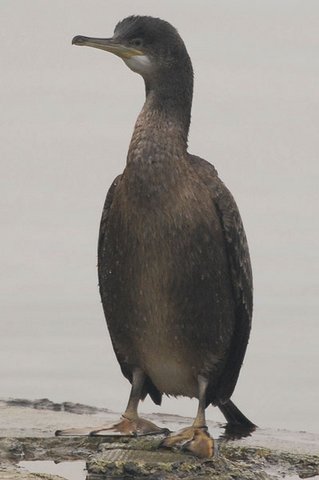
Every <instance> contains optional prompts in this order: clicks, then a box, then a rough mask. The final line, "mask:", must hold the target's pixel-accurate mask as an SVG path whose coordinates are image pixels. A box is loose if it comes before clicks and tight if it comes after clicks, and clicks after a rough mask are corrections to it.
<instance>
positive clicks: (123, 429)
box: [55, 416, 168, 437]
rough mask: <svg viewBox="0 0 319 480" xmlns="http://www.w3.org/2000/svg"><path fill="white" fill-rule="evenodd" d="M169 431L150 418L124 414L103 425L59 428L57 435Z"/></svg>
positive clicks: (121, 434) (111, 434)
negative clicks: (115, 420) (118, 418)
mask: <svg viewBox="0 0 319 480" xmlns="http://www.w3.org/2000/svg"><path fill="white" fill-rule="evenodd" d="M160 433H168V430H167V429H165V428H160V427H158V426H157V425H155V424H154V423H152V422H150V421H149V420H145V419H144V418H140V417H136V419H134V420H130V419H128V418H126V417H124V416H122V417H121V419H120V420H119V421H118V422H115V423H109V424H105V425H101V426H100V427H94V428H92V427H91V428H68V429H66V430H57V431H56V432H55V435H57V436H78V435H80V436H110V437H113V436H123V437H134V436H142V435H158V434H160Z"/></svg>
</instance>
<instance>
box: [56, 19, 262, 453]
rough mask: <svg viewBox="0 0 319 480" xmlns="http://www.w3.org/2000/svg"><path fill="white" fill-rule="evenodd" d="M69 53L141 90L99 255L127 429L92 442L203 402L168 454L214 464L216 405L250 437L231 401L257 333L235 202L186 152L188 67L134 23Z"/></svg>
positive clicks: (179, 46)
mask: <svg viewBox="0 0 319 480" xmlns="http://www.w3.org/2000/svg"><path fill="white" fill-rule="evenodd" d="M73 43H74V44H76V45H86V46H91V47H95V48H99V49H102V50H106V51H108V52H112V53H114V54H115V55H117V56H119V57H121V58H122V59H123V60H124V62H125V63H126V64H127V65H128V67H129V68H131V70H133V71H135V72H137V73H139V74H140V75H141V76H142V77H143V79H144V82H145V89H146V101H145V104H144V106H143V109H142V111H141V113H140V114H139V116H138V119H137V122H136V125H135V128H134V132H133V136H132V139H131V143H130V146H129V150H128V155H127V164H126V167H125V170H124V172H123V173H122V175H119V176H118V177H117V178H116V179H115V180H114V182H113V184H112V186H111V188H110V190H109V192H108V194H107V197H106V201H105V205H104V209H103V214H102V220H101V226H100V235H99V245H98V272H99V285H100V293H101V298H102V303H103V308H104V313H105V317H106V321H107V325H108V328H109V331H110V335H111V339H112V343H113V347H114V351H115V354H116V356H117V359H118V361H119V363H120V366H121V369H122V372H123V374H124V376H125V377H126V378H127V379H128V380H129V381H130V383H131V384H132V390H131V395H130V399H129V402H128V406H127V409H126V411H125V413H124V414H123V419H122V420H121V421H120V422H119V423H118V424H116V425H115V426H114V425H113V426H112V429H111V430H110V427H109V426H105V427H101V429H97V430H95V431H94V432H91V433H95V434H110V433H111V432H112V431H113V430H114V429H115V430H116V431H118V432H120V433H123V434H125V433H151V432H154V433H155V432H158V431H162V430H161V429H159V428H158V427H156V426H155V425H154V424H151V423H150V422H148V421H146V420H144V419H142V418H140V417H139V416H138V413H137V407H138V403H139V401H140V400H141V399H144V398H145V396H146V395H150V396H151V398H152V399H153V401H154V402H155V403H156V404H160V403H161V398H162V394H163V393H165V394H167V395H174V396H178V395H182V396H187V397H196V398H198V400H199V406H198V413H197V416H196V418H195V420H194V423H193V425H192V427H190V428H188V429H186V430H184V431H183V432H182V433H179V434H177V435H171V436H170V437H168V438H167V439H166V440H165V441H164V445H166V446H172V445H175V444H177V443H181V442H182V443H185V442H186V443H188V444H190V445H191V446H192V447H191V449H192V451H194V452H195V453H196V454H198V455H199V456H209V454H208V453H207V452H211V453H212V448H211V439H210V437H209V435H208V434H206V433H205V428H206V422H205V409H206V407H207V406H208V405H209V404H213V405H215V406H218V407H219V409H220V410H221V411H222V413H223V414H224V416H225V418H226V420H227V422H228V423H229V424H230V425H232V426H236V427H242V428H243V429H246V430H252V429H253V428H254V425H253V424H252V423H251V422H250V421H249V420H248V419H247V418H246V417H245V416H244V415H243V414H242V413H241V412H240V411H239V410H238V409H237V408H236V407H235V405H234V404H233V403H232V402H231V400H230V397H231V395H232V393H233V391H234V388H235V385H236V382H237V378H238V375H239V371H240V368H241V365H242V362H243V358H244V355H245V351H246V347H247V343H248V337H249V333H250V328H251V318H252V273H251V265H250V259H249V252H248V246H247V241H246V236H245V232H244V228H243V225H242V221H241V218H240V214H239V212H238V208H237V206H236V203H235V201H234V199H233V197H232V195H231V193H230V192H229V190H227V188H226V187H225V185H224V184H223V183H222V181H221V180H220V179H219V177H218V175H217V172H216V170H215V168H214V167H213V166H212V165H211V164H210V163H208V162H206V161H205V160H203V159H201V158H200V157H197V156H195V155H192V154H190V153H188V152H187V137H188V130H189V125H190V116H191V105H192V94H193V69H192V64H191V61H190V58H189V55H188V53H187V50H186V48H185V45H184V42H183V40H182V39H181V37H180V36H179V34H178V33H177V31H176V29H175V28H174V27H172V26H171V25H170V24H169V23H167V22H165V21H163V20H160V19H158V18H152V17H140V16H132V17H128V18H126V19H125V20H123V21H122V22H120V23H119V24H118V25H117V26H116V28H115V32H114V36H113V37H112V38H110V39H97V38H88V37H82V36H77V37H75V38H74V39H73ZM70 432H71V431H69V433H70ZM203 432H204V437H205V435H206V441H204V443H205V442H206V443H205V446H203V434H202V433H203ZM59 433H60V434H61V433H65V432H59ZM197 438H198V441H197ZM204 440H205V439H204ZM205 452H206V453H205Z"/></svg>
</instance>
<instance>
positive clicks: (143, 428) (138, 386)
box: [55, 368, 167, 436]
mask: <svg viewBox="0 0 319 480" xmlns="http://www.w3.org/2000/svg"><path fill="white" fill-rule="evenodd" d="M144 381H145V374H144V372H143V371H142V370H141V369H139V368H136V369H135V370H134V371H133V374H132V388H131V393H130V397H129V401H128V404H127V407H126V410H125V412H124V414H123V415H122V417H121V419H120V420H119V421H118V422H116V423H112V424H106V425H101V426H100V427H95V428H92V427H91V428H70V429H67V430H57V431H56V432H55V434H56V435H59V436H60V435H68V436H73V435H94V436H95V435H102V436H115V435H116V436H117V435H120V436H135V435H152V434H158V433H167V429H163V428H160V427H157V426H156V425H155V424H154V423H152V422H150V421H148V420H145V419H144V418H140V417H139V416H138V413H137V408H138V404H139V402H140V399H141V396H142V390H143V386H144Z"/></svg>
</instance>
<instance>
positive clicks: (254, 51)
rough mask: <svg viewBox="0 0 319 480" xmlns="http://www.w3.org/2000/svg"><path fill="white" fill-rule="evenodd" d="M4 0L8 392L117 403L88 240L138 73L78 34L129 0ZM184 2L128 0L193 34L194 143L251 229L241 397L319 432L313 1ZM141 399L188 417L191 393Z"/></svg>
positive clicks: (0, 343)
mask: <svg viewBox="0 0 319 480" xmlns="http://www.w3.org/2000/svg"><path fill="white" fill-rule="evenodd" d="M2 3H3V5H1V8H2V9H3V16H4V18H6V22H5V25H4V26H3V39H4V41H3V42H1V48H2V49H3V50H2V52H1V55H2V57H3V61H4V64H5V65H8V68H4V69H3V70H2V72H1V77H2V78H1V80H2V87H1V93H2V94H3V95H2V98H1V102H2V108H1V111H0V115H1V125H2V128H1V132H0V136H1V141H0V149H1V151H0V159H1V171H2V174H1V179H0V180H1V189H0V192H1V205H2V206H3V208H2V210H1V212H0V214H1V219H0V222H1V226H2V232H1V249H0V255H1V259H0V263H1V272H2V275H1V278H0V295H1V319H0V328H1V330H0V378H1V397H3V398H5V397H24V398H29V399H35V398H43V397H47V398H50V399H51V400H53V401H66V400H69V401H74V402H82V403H88V404H92V405H97V406H103V407H108V408H110V409H112V410H116V411H122V410H123V409H124V408H125V405H126V401H127V398H128V392H129V385H128V383H127V382H126V380H125V379H123V377H122V375H121V372H120V369H119V367H118V365H117V362H116V361H115V358H114V354H113V351H112V347H111V344H110V340H109V337H108V334H107V331H106V327H105V323H104V319H103V314H102V309H101V306H100V301H99V297H98V290H97V278H96V268H95V264H96V243H97V231H98V223H99V218H100V213H101V208H102V205H103V202H104V198H105V194H106V191H107V188H108V186H109V185H110V184H111V182H112V180H113V179H114V178H115V176H116V175H117V174H118V173H119V172H121V171H122V169H123V167H124V164H125V157H126V152H127V145H128V143H129V139H130V135H131V132H132V128H133V125H134V121H135V118H136V115H137V113H138V112H139V110H140V108H141V106H142V103H143V98H144V90H143V84H142V81H141V79H140V78H138V76H137V75H134V74H133V73H132V72H130V71H128V70H127V69H126V68H125V66H124V65H123V64H122V63H121V62H120V60H119V59H117V58H113V57H112V58H111V56H107V54H106V53H105V52H100V51H89V49H72V47H71V43H70V41H71V38H72V37H73V36H74V35H75V34H81V33H83V34H91V35H94V36H98V35H99V34H101V36H103V35H106V36H110V34H111V32H112V31H113V28H114V25H115V24H116V22H117V21H118V20H119V19H120V18H123V17H124V16H126V15H127V14H128V13H132V7H131V2H129V1H128V0H123V2H120V3H118V2H108V4H107V5H106V4H105V2H96V8H94V9H92V8H91V6H90V5H88V2H78V1H77V0H69V7H70V8H69V12H72V14H69V15H68V14H66V12H65V8H64V3H63V2H61V1H56V2H54V4H52V5H51V6H50V14H49V15H48V14H47V11H46V10H45V8H44V7H43V5H42V2H39V1H38V0H30V1H29V2H19V15H17V9H16V2H2ZM178 4H179V2H175V3H174V4H172V2H161V3H158V4H157V5H156V6H155V4H154V3H152V2H148V1H146V0H145V1H144V0H140V1H139V4H138V7H139V9H140V11H141V12H142V13H148V14H150V15H155V16H160V17H162V18H166V19H168V20H169V21H170V22H172V23H173V24H174V25H176V26H177V27H178V28H179V31H180V33H181V34H182V36H183V38H184V40H185V41H186V44H187V47H188V50H189V53H190V55H191V58H192V60H193V64H194V70H195V92H194V108H193V114H192V125H191V131H190V151H191V152H194V153H196V154H199V155H202V156H203V157H204V158H206V159H207V160H209V161H211V162H212V163H214V164H215V166H216V168H217V169H218V171H219V174H220V176H221V178H222V179H223V180H224V181H225V183H226V184H227V186H228V187H229V188H230V190H231V191H232V192H233V194H234V196H235V198H236V200H237V202H238V205H239V207H240V211H241V213H242V217H243V221H244V224H245V228H246V232H247V236H248V240H249V245H250V251H251V256H252V263H253V271H254V284H255V311H254V323H253V330H252V336H251V341H250V344H249V348H248V352H247V356H246V358H245V362H244V365H243V368H242V373H241V376H240V379H239V382H238V385H237V388H236V391H235V394H234V397H233V399H234V401H235V402H236V403H237V404H238V406H239V407H240V408H241V409H242V410H243V412H244V413H245V414H246V415H247V416H248V417H250V418H251V420H253V421H254V422H255V423H257V424H258V425H260V426H265V427H271V428H276V427H278V428H285V429H292V430H308V431H313V432H319V418H318V405H319V381H318V380H319V374H318V370H319V348H318V343H319V322H318V312H319V296H318V292H319V283H318V282H319V269H318V266H319V258H318V252H319V248H318V245H319V224H318V223H319V222H318V219H319V213H318V204H319V199H318V178H319V172H318V165H319V162H318V151H319V136H318V124H319V117H318V112H319V109H318V103H319V91H318V74H319V57H318V27H317V22H316V19H317V18H318V13H319V7H318V2H312V1H310V0H309V2H301V1H295V2H289V1H284V0H283V1H282V2H279V3H278V2H277V0H276V1H275V0H269V1H267V2H252V1H249V0H243V1H242V2H238V4H237V3H234V2H230V3H229V2H221V1H220V2H219V1H216V2H210V3H208V2H205V1H204V0H199V2H197V3H196V5H195V4H192V3H191V2H188V3H187V4H185V5H184V4H183V15H181V12H180V8H179V6H178ZM204 11H205V12H206V13H205V15H203V12H204ZM136 13H137V12H136ZM194 23H195V24H196V25H200V26H201V29H200V31H198V29H195V28H194ZM13 35H14V38H15V41H14V42H12V41H9V39H10V38H12V37H13ZM53 38H54V41H51V40H52V39H53ZM43 39H49V40H50V39H51V40H50V41H43ZM141 409H142V411H143V410H144V411H145V412H152V411H164V412H166V413H180V414H182V415H189V416H193V415H194V413H195V411H196V403H195V401H192V400H187V399H164V401H163V406H162V408H161V409H160V408H159V407H155V406H154V405H153V404H152V403H151V401H150V400H148V399H147V400H146V401H145V402H144V404H143V405H142V408H141ZM208 418H211V419H221V418H222V417H221V416H219V414H218V412H217V411H216V409H213V408H209V409H208Z"/></svg>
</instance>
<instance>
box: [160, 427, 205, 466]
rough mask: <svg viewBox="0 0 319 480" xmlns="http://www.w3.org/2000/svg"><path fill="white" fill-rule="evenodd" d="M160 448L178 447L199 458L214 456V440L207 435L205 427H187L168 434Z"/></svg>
mask: <svg viewBox="0 0 319 480" xmlns="http://www.w3.org/2000/svg"><path fill="white" fill-rule="evenodd" d="M161 446H162V447H166V448H174V447H178V448H180V449H182V450H184V451H187V452H190V453H192V454H193V455H195V456H196V457H199V458H211V457H213V456H214V440H213V438H212V437H211V436H210V435H209V433H208V429H207V427H195V426H191V427H187V428H183V429H182V430H179V431H178V432H175V433H172V434H170V435H169V436H168V437H166V438H164V440H163V441H162V442H161Z"/></svg>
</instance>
